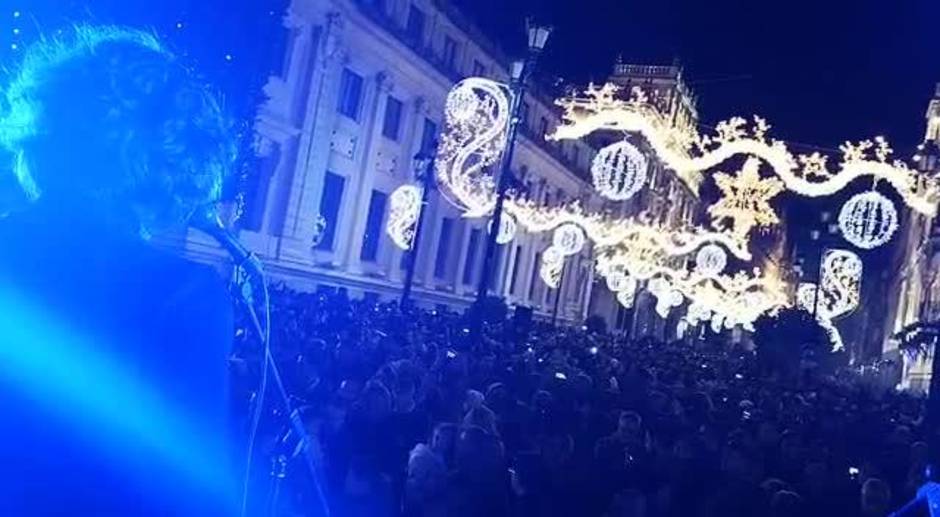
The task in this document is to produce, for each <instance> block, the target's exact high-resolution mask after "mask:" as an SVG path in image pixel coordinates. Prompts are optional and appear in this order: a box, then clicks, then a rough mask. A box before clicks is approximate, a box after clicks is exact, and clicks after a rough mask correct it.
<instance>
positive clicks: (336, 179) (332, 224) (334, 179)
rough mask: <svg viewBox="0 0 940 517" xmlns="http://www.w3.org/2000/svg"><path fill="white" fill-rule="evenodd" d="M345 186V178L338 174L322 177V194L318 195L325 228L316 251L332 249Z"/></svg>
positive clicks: (328, 174)
mask: <svg viewBox="0 0 940 517" xmlns="http://www.w3.org/2000/svg"><path fill="white" fill-rule="evenodd" d="M345 186H346V178H343V177H342V176H340V175H339V174H334V173H332V172H327V173H326V175H325V176H324V177H323V192H322V193H321V194H320V215H322V216H323V218H324V219H325V220H326V228H324V229H323V238H322V239H320V242H319V243H318V244H317V249H318V250H326V251H329V250H332V249H333V240H334V239H335V238H336V223H337V219H338V217H339V207H340V206H342V203H343V189H344V188H345Z"/></svg>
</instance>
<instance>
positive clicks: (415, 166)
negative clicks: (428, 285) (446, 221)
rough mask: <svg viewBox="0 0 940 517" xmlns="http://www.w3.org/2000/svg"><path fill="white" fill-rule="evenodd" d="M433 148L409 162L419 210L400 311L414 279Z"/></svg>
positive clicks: (430, 182)
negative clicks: (418, 190)
mask: <svg viewBox="0 0 940 517" xmlns="http://www.w3.org/2000/svg"><path fill="white" fill-rule="evenodd" d="M434 158H435V151H434V146H432V147H431V148H430V149H422V150H421V151H419V152H418V154H416V155H415V156H414V158H413V159H412V162H411V166H412V170H413V171H414V174H415V177H416V178H417V179H418V181H420V182H421V208H420V210H421V211H420V212H418V221H417V222H416V223H415V234H414V238H413V239H411V248H410V249H409V250H408V251H407V253H408V259H407V260H408V262H407V269H406V270H405V285H404V288H403V289H402V291H401V302H399V305H400V306H401V308H402V310H404V309H405V306H406V305H408V304H409V303H411V285H412V283H413V282H414V277H415V264H416V263H417V262H418V250H419V249H420V248H419V246H420V245H421V230H422V228H423V226H424V225H423V223H424V214H425V212H426V211H427V206H428V195H429V194H430V192H431V190H432V189H434V186H435V184H434Z"/></svg>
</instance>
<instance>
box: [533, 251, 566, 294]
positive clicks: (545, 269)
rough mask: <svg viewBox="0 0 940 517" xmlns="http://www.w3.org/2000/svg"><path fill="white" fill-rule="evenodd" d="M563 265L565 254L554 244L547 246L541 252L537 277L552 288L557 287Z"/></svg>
mask: <svg viewBox="0 0 940 517" xmlns="http://www.w3.org/2000/svg"><path fill="white" fill-rule="evenodd" d="M564 267H565V255H564V254H563V253H562V252H561V250H559V249H558V248H556V247H554V246H549V247H548V248H547V249H546V250H545V251H543V252H542V264H541V266H540V267H539V277H541V278H542V281H543V282H545V284H546V285H548V286H549V287H551V288H552V289H558V286H559V285H560V284H561V270H562V269H563V268H564Z"/></svg>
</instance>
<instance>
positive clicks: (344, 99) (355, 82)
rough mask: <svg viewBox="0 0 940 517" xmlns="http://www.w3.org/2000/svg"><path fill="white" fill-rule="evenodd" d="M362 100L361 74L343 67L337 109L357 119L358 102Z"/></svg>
mask: <svg viewBox="0 0 940 517" xmlns="http://www.w3.org/2000/svg"><path fill="white" fill-rule="evenodd" d="M361 102H362V76H361V75H359V74H357V73H356V72H353V71H352V70H350V69H348V68H344V69H343V76H342V78H341V79H340V83H339V106H337V109H338V111H339V112H340V113H341V114H343V115H345V116H347V117H349V118H351V119H353V120H359V104H360V103H361Z"/></svg>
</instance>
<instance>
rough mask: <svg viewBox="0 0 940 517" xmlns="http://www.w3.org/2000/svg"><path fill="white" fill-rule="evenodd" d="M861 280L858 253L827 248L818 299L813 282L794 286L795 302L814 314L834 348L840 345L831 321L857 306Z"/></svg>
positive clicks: (838, 347)
mask: <svg viewBox="0 0 940 517" xmlns="http://www.w3.org/2000/svg"><path fill="white" fill-rule="evenodd" d="M861 280H862V259H860V258H859V256H858V255H856V254H855V253H853V252H851V251H848V250H830V251H829V252H828V253H826V255H825V256H824V257H823V263H822V285H821V287H820V288H819V290H818V292H819V300H818V301H817V300H816V293H817V289H816V284H813V283H802V284H800V285H799V287H798V288H797V292H796V300H797V305H799V306H800V307H802V308H803V309H804V310H806V311H807V312H809V313H810V314H813V313H815V314H816V319H817V320H818V321H819V323H820V325H822V327H823V328H824V329H826V332H827V333H828V334H829V336H830V338H832V342H833V348H834V349H836V350H838V349H841V348H842V346H843V345H842V337H841V335H840V334H839V330H838V328H836V326H835V323H834V320H835V319H837V318H842V317H845V316H848V315H849V314H851V313H852V311H854V310H855V309H856V308H857V307H858V305H859V299H860V295H861Z"/></svg>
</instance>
